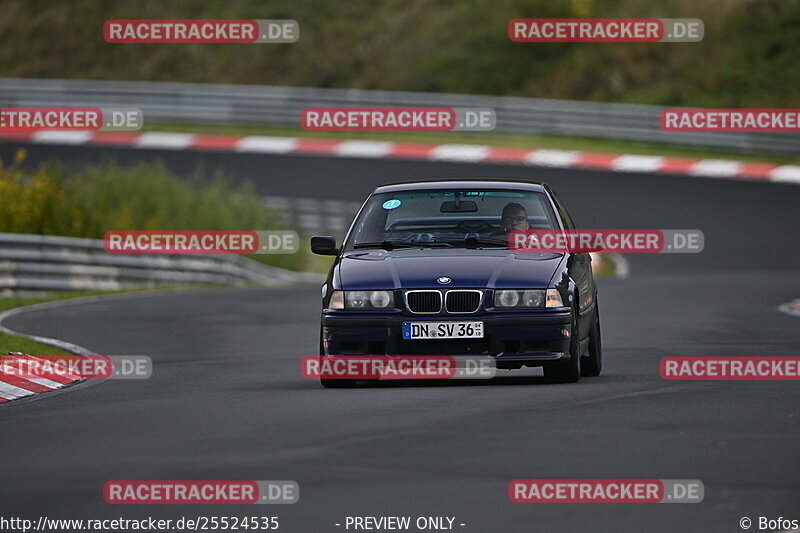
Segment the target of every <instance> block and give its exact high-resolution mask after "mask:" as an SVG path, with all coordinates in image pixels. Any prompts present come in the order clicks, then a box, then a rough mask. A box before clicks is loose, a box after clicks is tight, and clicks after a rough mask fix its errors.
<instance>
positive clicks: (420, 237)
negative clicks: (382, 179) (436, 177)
mask: <svg viewBox="0 0 800 533" xmlns="http://www.w3.org/2000/svg"><path fill="white" fill-rule="evenodd" d="M557 227H558V226H557V225H556V222H555V218H554V214H553V211H552V209H551V207H550V203H549V201H548V199H547V197H546V196H545V195H544V194H542V193H538V192H531V191H515V190H473V189H470V190H461V189H454V190H432V191H407V192H399V193H383V194H376V195H374V196H373V197H372V198H370V200H369V201H368V203H367V205H366V206H365V207H364V210H363V211H362V212H361V214H360V215H359V217H358V220H357V221H356V224H355V225H354V227H353V234H352V236H351V238H350V239H349V242H348V244H347V249H356V248H365V247H370V246H376V247H378V246H382V247H401V246H475V245H481V246H496V247H505V248H507V242H508V237H507V236H508V233H509V232H510V231H513V230H524V229H556V228H557Z"/></svg>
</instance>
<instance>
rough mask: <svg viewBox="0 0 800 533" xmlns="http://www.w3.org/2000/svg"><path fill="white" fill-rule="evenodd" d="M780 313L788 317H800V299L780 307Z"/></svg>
mask: <svg viewBox="0 0 800 533" xmlns="http://www.w3.org/2000/svg"><path fill="white" fill-rule="evenodd" d="M778 311H780V312H781V313H786V314H787V315H792V316H800V298H798V299H797V300H792V301H791V302H788V303H785V304H783V305H781V306H779V307H778Z"/></svg>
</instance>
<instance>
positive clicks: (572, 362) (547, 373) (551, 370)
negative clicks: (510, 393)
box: [544, 307, 581, 383]
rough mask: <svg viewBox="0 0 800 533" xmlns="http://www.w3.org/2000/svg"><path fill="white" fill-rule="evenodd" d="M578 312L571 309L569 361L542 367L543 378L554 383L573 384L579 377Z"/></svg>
mask: <svg viewBox="0 0 800 533" xmlns="http://www.w3.org/2000/svg"><path fill="white" fill-rule="evenodd" d="M578 341H579V339H578V311H577V309H575V307H573V308H572V326H571V328H570V337H569V359H568V360H565V361H554V362H552V363H547V364H545V365H544V377H545V378H547V379H548V380H549V381H552V382H554V383H575V382H576V381H578V380H579V379H580V377H581V370H580V359H581V354H580V343H579V342H578Z"/></svg>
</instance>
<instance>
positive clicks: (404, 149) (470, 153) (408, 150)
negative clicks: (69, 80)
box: [0, 131, 800, 183]
mask: <svg viewBox="0 0 800 533" xmlns="http://www.w3.org/2000/svg"><path fill="white" fill-rule="evenodd" d="M0 140H16V141H22V142H30V143H37V144H56V145H72V146H78V145H98V146H114V147H129V148H143V149H152V150H211V151H223V152H240V153H264V154H317V155H328V156H335V157H359V158H368V159H376V158H392V159H412V160H424V161H447V162H461V163H502V164H519V165H531V166H540V167H553V168H584V169H599V170H611V171H615V172H650V173H664V174H682V175H687V176H700V177H708V178H732V179H740V180H754V181H772V182H783V183H800V165H776V164H772V163H751V162H742V161H733V160H724V159H687V158H680V157H661V156H650V155H630V154H608V153H592V152H579V151H574V150H547V149H540V150H529V149H525V148H503V147H497V146H483V145H475V144H420V143H410V142H408V143H407V142H382V141H360V140H344V141H338V140H331V139H313V138H303V137H266V136H246V137H237V136H230V135H195V134H190V133H161V132H149V133H122V132H75V131H40V132H35V133H11V132H2V133H0Z"/></svg>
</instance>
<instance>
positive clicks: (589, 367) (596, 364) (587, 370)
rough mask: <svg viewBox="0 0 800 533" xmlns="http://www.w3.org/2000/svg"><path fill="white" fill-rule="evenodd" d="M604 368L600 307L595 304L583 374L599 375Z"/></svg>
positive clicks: (583, 358)
mask: <svg viewBox="0 0 800 533" xmlns="http://www.w3.org/2000/svg"><path fill="white" fill-rule="evenodd" d="M602 370H603V340H602V336H601V334H600V308H599V307H598V306H597V301H596V300H595V304H594V323H593V324H592V328H591V329H590V330H589V355H588V356H586V357H582V358H581V376H599V375H600V372H602Z"/></svg>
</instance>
